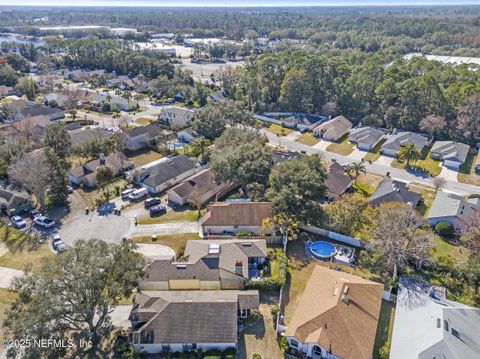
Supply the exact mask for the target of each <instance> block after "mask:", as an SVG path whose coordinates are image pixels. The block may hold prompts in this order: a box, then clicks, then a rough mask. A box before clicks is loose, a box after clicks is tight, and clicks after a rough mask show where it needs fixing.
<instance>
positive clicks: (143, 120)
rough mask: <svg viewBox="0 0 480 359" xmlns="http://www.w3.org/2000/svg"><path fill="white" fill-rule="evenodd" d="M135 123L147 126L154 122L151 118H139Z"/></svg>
mask: <svg viewBox="0 0 480 359" xmlns="http://www.w3.org/2000/svg"><path fill="white" fill-rule="evenodd" d="M135 122H136V123H138V124H140V125H143V126H147V125H149V124H151V123H152V120H150V119H149V118H144V117H141V118H137V119H136V120H135Z"/></svg>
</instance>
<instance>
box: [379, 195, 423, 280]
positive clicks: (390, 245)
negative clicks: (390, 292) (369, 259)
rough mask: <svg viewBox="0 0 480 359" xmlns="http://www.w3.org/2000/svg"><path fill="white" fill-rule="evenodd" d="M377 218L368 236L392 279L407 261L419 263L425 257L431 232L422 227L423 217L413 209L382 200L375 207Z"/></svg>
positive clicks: (417, 264) (421, 262)
mask: <svg viewBox="0 0 480 359" xmlns="http://www.w3.org/2000/svg"><path fill="white" fill-rule="evenodd" d="M377 222H378V223H377V224H376V226H375V228H373V230H372V237H373V239H374V240H375V243H376V245H377V246H378V247H379V249H380V251H381V254H382V258H383V263H384V266H385V269H386V270H387V271H388V273H389V274H390V275H391V278H392V279H393V280H395V279H396V277H397V275H398V271H399V270H402V269H403V268H405V267H407V266H408V265H409V263H414V264H415V265H416V266H418V267H420V266H422V265H423V264H424V263H425V262H426V261H427V260H428V258H429V254H430V248H431V239H432V233H431V231H430V230H426V229H424V228H422V226H423V224H424V219H423V218H422V217H421V216H420V215H419V214H418V213H417V212H416V211H415V210H414V209H412V208H410V207H409V206H408V205H404V204H400V203H386V204H384V205H381V206H380V207H379V211H378V218H377Z"/></svg>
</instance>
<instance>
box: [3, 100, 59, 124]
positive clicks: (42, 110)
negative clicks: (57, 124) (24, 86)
mask: <svg viewBox="0 0 480 359" xmlns="http://www.w3.org/2000/svg"><path fill="white" fill-rule="evenodd" d="M6 107H7V109H8V112H9V113H10V115H9V119H11V120H14V121H20V120H23V119H25V118H28V117H36V116H45V117H46V118H48V119H49V120H51V121H54V120H59V119H61V118H64V117H65V113H64V112H63V111H62V110H60V109H58V108H50V107H45V106H38V105H37V104H35V103H33V102H30V101H23V100H17V101H12V102H10V103H8V104H7V105H6Z"/></svg>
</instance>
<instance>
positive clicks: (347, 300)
mask: <svg viewBox="0 0 480 359" xmlns="http://www.w3.org/2000/svg"><path fill="white" fill-rule="evenodd" d="M342 302H344V303H345V304H350V299H349V298H348V295H347V294H342Z"/></svg>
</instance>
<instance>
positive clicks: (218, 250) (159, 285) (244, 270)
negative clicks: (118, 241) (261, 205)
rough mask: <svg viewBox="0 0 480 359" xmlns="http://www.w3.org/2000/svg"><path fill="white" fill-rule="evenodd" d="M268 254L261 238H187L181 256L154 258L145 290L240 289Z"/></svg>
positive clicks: (254, 274) (141, 285)
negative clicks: (177, 257) (188, 239)
mask: <svg viewBox="0 0 480 359" xmlns="http://www.w3.org/2000/svg"><path fill="white" fill-rule="evenodd" d="M266 257H267V247H266V242H265V240H263V239H255V240H244V239H228V240H190V241H188V242H187V245H186V247H185V253H184V256H183V257H182V258H179V259H177V260H175V259H158V260H154V261H153V262H152V263H151V264H150V267H149V269H148V276H147V278H145V279H143V280H141V281H140V284H139V287H140V289H141V290H142V291H144V290H219V289H243V288H244V287H245V284H246V282H247V281H248V280H249V279H251V278H256V277H258V276H259V271H258V266H259V265H262V264H263V263H264V261H265V258H266Z"/></svg>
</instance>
